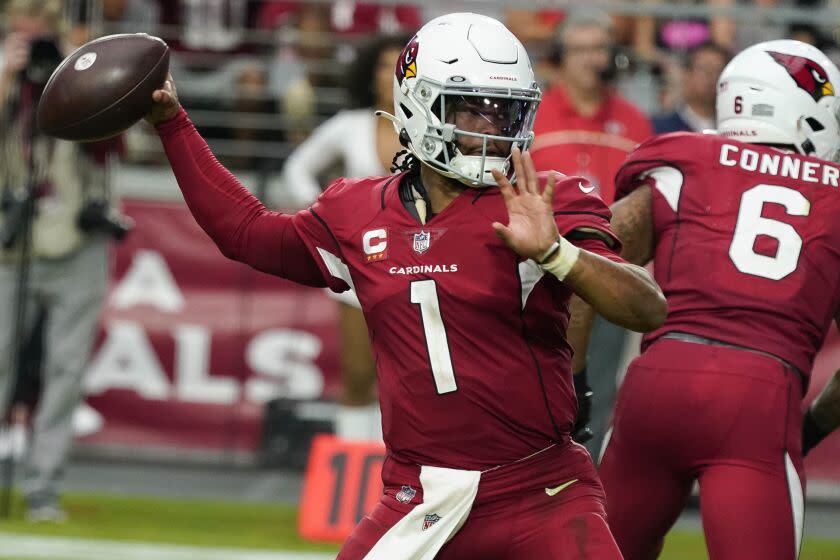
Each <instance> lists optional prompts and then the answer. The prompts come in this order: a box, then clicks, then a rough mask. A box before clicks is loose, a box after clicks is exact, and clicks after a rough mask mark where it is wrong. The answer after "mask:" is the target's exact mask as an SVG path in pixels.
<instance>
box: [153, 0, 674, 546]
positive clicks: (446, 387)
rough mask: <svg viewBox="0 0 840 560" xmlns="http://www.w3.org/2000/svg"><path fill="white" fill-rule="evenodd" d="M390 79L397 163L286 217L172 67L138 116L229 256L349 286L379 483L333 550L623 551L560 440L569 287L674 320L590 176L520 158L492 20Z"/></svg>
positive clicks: (567, 419) (414, 46) (565, 414)
mask: <svg viewBox="0 0 840 560" xmlns="http://www.w3.org/2000/svg"><path fill="white" fill-rule="evenodd" d="M453 55H454V56H453ZM467 80H469V84H467V85H464V82H466V81H467ZM393 91H394V104H395V115H387V118H389V120H392V122H394V123H395V124H396V125H397V127H398V129H399V132H400V137H401V138H402V139H403V142H404V145H405V146H406V148H407V149H408V150H409V152H410V154H409V155H406V158H407V159H406V160H403V161H402V162H401V163H400V167H401V169H402V172H401V173H399V174H397V175H386V176H381V177H369V178H365V179H338V180H337V181H336V182H334V183H333V184H332V186H330V187H329V188H327V190H326V191H324V192H323V193H322V194H321V196H320V197H319V198H318V200H317V202H315V204H313V205H312V207H311V208H309V209H306V210H302V211H300V212H298V213H296V214H294V215H285V214H281V213H277V212H270V211H268V210H266V209H265V207H264V206H263V205H262V204H261V203H260V202H259V201H258V200H257V199H256V198H254V197H253V196H252V195H250V194H249V193H248V191H247V190H246V189H245V188H244V187H243V186H242V185H241V184H240V183H239V181H238V180H237V179H236V178H235V177H234V176H233V175H231V174H230V173H229V172H228V171H227V170H226V169H224V168H223V167H222V166H220V165H219V163H218V162H217V161H216V160H215V158H214V157H213V154H212V153H211V152H210V150H209V148H208V147H207V144H206V143H205V142H204V141H203V139H202V138H201V136H200V135H199V134H198V133H197V132H196V130H195V127H193V125H192V123H191V122H190V120H189V118H188V117H187V115H186V112H185V111H184V110H183V109H181V108H180V105H179V103H178V100H177V97H176V94H175V90H174V88H173V86H172V83H171V80H170V81H168V82H167V84H166V86H165V88H164V89H163V90H158V91H156V92H155V93H154V97H153V98H154V100H155V104H154V107H153V109H152V112H151V113H150V114H149V115H148V116H147V120H148V121H149V122H151V123H153V124H155V125H157V129H158V132H159V134H160V137H161V140H162V141H163V144H164V147H165V149H166V154H167V157H168V158H169V161H170V164H171V165H172V168H173V171H174V173H175V176H176V178H177V180H178V184H179V185H180V187H181V189H182V191H183V193H184V198H185V200H186V202H187V205H188V206H189V208H190V210H191V212H192V213H193V215H194V216H195V218H196V220H197V221H198V223H199V224H200V225H201V227H202V228H203V229H204V230H205V231H206V232H207V233H208V235H210V237H211V238H212V239H213V240H214V242H215V243H216V244H217V245H218V246H219V248H220V250H222V252H223V253H224V254H226V255H227V256H229V257H230V258H234V259H237V260H240V261H243V262H246V263H248V264H249V265H251V266H253V267H255V268H257V269H259V270H263V271H265V272H268V273H271V274H275V275H278V276H281V277H284V278H288V279H290V280H293V281H296V282H299V283H301V284H304V285H309V286H314V287H325V286H329V287H330V288H331V289H332V290H333V291H337V292H342V291H346V290H348V289H350V288H351V287H352V288H354V289H355V291H356V294H357V295H358V297H359V302H360V303H361V306H362V310H363V312H364V314H365V320H366V323H367V326H368V331H369V335H370V341H371V344H372V346H373V350H374V354H375V356H376V366H377V374H378V377H379V388H380V392H379V396H380V406H381V409H382V427H383V435H384V440H385V446H386V450H387V457H386V460H385V463H384V466H383V469H382V478H383V482H384V485H385V491H384V493H383V495H382V496H381V498H380V502H379V503H378V505H377V506H376V507H375V508H374V510H373V511H372V512H371V513H370V514H368V515H367V516H366V517H364V518H363V519H362V521H361V522H360V523H359V525H358V526H357V527H356V529H355V530H354V531H353V534H352V535H351V536H350V538H349V539H348V540H347V541H346V542H345V544H344V547H343V548H342V550H341V552H340V553H339V556H338V558H339V559H341V560H357V559H361V558H365V559H367V560H376V559H388V560H390V559H393V558H401V559H404V560H419V559H421V558H425V559H428V558H432V557H434V558H437V560H450V559H452V560H454V559H464V560H466V559H469V558H496V559H498V560H507V559H519V558H529V559H534V560H549V559H555V558H564V557H568V556H569V555H570V554H576V555H577V554H580V555H584V556H586V557H589V558H598V559H601V560H612V559H619V558H620V557H621V556H620V554H618V551H617V549H616V547H615V543H614V541H613V539H612V537H611V536H610V534H609V531H608V529H607V525H606V519H605V517H604V515H603V507H604V506H603V501H602V500H601V490H600V484H599V482H598V480H597V477H596V476H595V471H594V468H593V465H592V463H591V461H590V459H589V457H588V455H587V454H586V452H585V450H584V449H583V448H582V447H581V446H579V445H577V444H576V443H574V442H573V441H572V440H571V437H570V432H571V430H572V427H573V426H574V424H575V417H576V413H577V410H576V409H577V400H576V395H575V391H574V388H573V386H572V380H571V375H570V364H571V348H570V347H569V345H568V344H567V343H566V342H565V339H564V332H565V328H566V325H567V324H568V318H569V309H568V301H569V298H570V296H571V294H572V293H577V294H579V295H580V296H581V297H583V298H585V299H586V300H587V301H589V302H590V303H591V304H592V305H593V307H595V308H596V309H598V310H599V311H600V312H601V313H604V314H605V315H606V316H609V317H611V319H612V320H614V321H616V322H618V323H621V324H622V325H624V326H627V327H629V328H635V329H638V330H642V331H649V330H652V329H654V328H657V327H658V326H659V324H660V323H661V321H662V320H664V316H665V312H666V309H665V305H664V299H663V298H662V294H661V292H660V291H659V288H658V287H657V286H656V284H655V283H653V281H652V280H651V278H650V276H649V274H648V273H647V272H646V271H645V270H644V269H643V268H640V267H637V266H634V265H629V264H627V263H624V262H622V261H621V259H619V258H618V257H617V256H616V254H615V252H616V250H617V249H618V246H617V244H616V240H615V237H614V236H613V235H612V234H611V233H610V230H609V211H608V209H607V207H606V205H604V203H603V202H602V201H601V200H600V199H599V198H598V197H596V196H593V195H591V194H587V193H586V189H587V188H588V187H587V184H586V182H585V180H583V179H582V178H579V177H569V178H565V177H563V178H561V179H559V180H558V179H557V178H556V177H557V175H556V173H545V174H542V175H538V174H537V172H536V171H535V169H534V166H533V162H532V160H531V159H530V156H529V155H528V152H527V151H525V152H521V151H520V147H522V148H527V146H528V143H529V142H530V140H531V128H532V124H533V115H534V111H535V110H536V107H537V105H538V103H539V89H538V88H537V87H536V83H535V81H534V76H533V72H532V70H531V66H530V61H529V60H528V55H527V53H526V52H525V49H524V47H522V45H521V43H519V41H517V40H516V38H515V37H514V36H513V35H512V34H511V33H510V32H509V31H508V30H507V29H506V28H505V27H504V26H503V25H502V24H501V23H499V22H498V21H496V20H493V19H491V18H488V17H484V16H479V15H476V14H449V15H447V16H442V17H440V18H437V19H435V20H433V21H431V22H429V23H428V24H426V26H424V27H423V28H422V29H420V31H418V33H417V35H415V36H414V38H413V39H412V40H411V41H410V42H409V44H408V45H407V46H406V48H405V50H404V51H403V52H402V54H401V55H400V58H399V61H398V62H397V65H396V69H395V75H394V90H393ZM421 123H422V124H421ZM511 160H512V162H513V169H511V166H510V162H511ZM513 170H515V171H516V177H517V178H516V181H515V182H516V186H515V187H514V186H513V185H512V184H511V177H512V175H511V173H510V172H511V171H513ZM497 187H498V188H497Z"/></svg>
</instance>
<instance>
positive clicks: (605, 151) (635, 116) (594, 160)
mask: <svg viewBox="0 0 840 560" xmlns="http://www.w3.org/2000/svg"><path fill="white" fill-rule="evenodd" d="M611 26H612V22H611V19H610V17H609V16H608V15H606V14H603V13H600V12H593V11H586V12H575V13H572V14H570V15H569V16H568V17H567V18H566V19H565V20H564V21H563V23H562V24H561V25H560V27H559V28H558V31H557V40H556V45H555V47H556V52H555V55H554V62H555V63H556V66H555V68H556V71H557V73H556V78H555V79H553V80H552V83H551V85H550V87H549V88H548V90H547V91H546V92H545V94H544V95H543V100H542V103H541V105H540V110H539V112H538V113H537V120H536V122H535V123H534V134H535V135H536V138H535V139H534V144H533V145H532V146H531V153H532V155H533V158H534V165H535V166H536V167H537V170H540V171H545V170H549V169H556V170H557V171H560V172H561V173H566V174H568V175H580V176H582V177H586V178H587V179H589V182H590V183H591V184H592V185H593V186H594V187H595V191H594V192H595V193H596V194H599V195H600V196H601V198H602V199H603V200H604V202H606V203H607V204H610V203H612V201H613V198H614V197H615V186H614V185H613V177H614V176H615V173H616V171H618V168H619V167H620V166H621V164H622V163H623V162H624V158H625V157H626V156H627V154H628V153H629V152H630V151H632V150H633V148H635V147H636V146H637V145H638V144H639V143H640V142H642V141H643V140H646V139H647V138H648V137H650V136H651V135H652V134H653V128H652V126H651V124H650V121H649V120H648V118H647V117H646V116H645V115H644V114H643V113H642V112H641V111H640V110H639V109H637V108H636V107H635V106H633V105H632V104H631V103H630V102H629V101H627V100H626V99H624V98H623V97H621V95H619V94H618V93H617V92H616V91H615V89H614V88H613V87H612V86H611V84H610V82H611V75H610V74H611V69H612V67H613V62H612V61H611V52H612V48H613V42H612V39H611V35H610V29H611Z"/></svg>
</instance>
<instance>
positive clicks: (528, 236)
mask: <svg viewBox="0 0 840 560" xmlns="http://www.w3.org/2000/svg"><path fill="white" fill-rule="evenodd" d="M511 159H512V160H513V169H514V171H515V172H516V185H513V184H511V182H510V181H509V180H508V178H507V177H505V176H504V175H502V174H501V173H500V172H499V171H496V170H493V177H494V178H495V179H496V184H498V185H499V189H500V190H501V191H502V196H503V197H504V199H505V206H507V211H508V223H507V225H504V224H501V223H499V222H494V223H493V229H494V230H495V231H496V235H498V236H499V237H500V238H501V239H502V240H503V241H504V242H505V243H506V244H507V246H508V247H510V248H511V249H513V250H514V251H516V252H517V253H518V254H520V255H522V256H523V257H526V258H529V259H534V260H537V259H539V258H540V257H541V256H542V255H544V254H545V252H546V251H547V250H548V249H549V248H550V247H551V246H552V245H553V244H554V242H555V241H557V236H558V232H557V224H556V223H555V222H554V211H553V204H552V202H553V200H554V185H555V183H556V182H557V178H556V174H554V173H552V174H551V175H550V176H549V178H548V182H547V183H546V186H545V189H543V191H542V192H540V184H539V179H538V178H537V171H536V169H535V168H534V161H533V160H532V159H531V154H529V153H528V152H524V153H522V152H520V151H519V149H518V148H514V149H513V152H512V155H511Z"/></svg>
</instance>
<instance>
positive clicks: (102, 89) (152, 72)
mask: <svg viewBox="0 0 840 560" xmlns="http://www.w3.org/2000/svg"><path fill="white" fill-rule="evenodd" d="M168 72H169V47H168V46H167V44H166V43H164V42H163V41H162V40H161V39H159V38H157V37H153V36H151V35H146V34H145V33H128V34H121V35H108V36H107V37H101V38H99V39H96V40H94V41H91V42H89V43H87V44H85V45H83V46H81V47H79V48H78V49H76V51H75V52H73V53H72V54H71V55H70V56H68V57H67V58H65V59H64V61H63V62H62V63H61V65H59V67H58V68H56V70H55V72H53V74H52V76H50V80H49V81H48V82H47V85H46V87H45V88H44V93H43V94H42V95H41V100H40V101H39V103H38V128H40V129H41V130H42V131H43V132H44V133H46V134H49V135H50V136H55V137H56V138H62V139H64V140H76V141H81V142H90V141H93V140H103V139H105V138H109V137H111V136H114V135H116V134H119V133H120V132H122V131H124V130H125V129H127V128H128V127H130V126H131V125H133V124H134V123H136V122H137V121H138V120H140V119H141V118H143V116H144V115H145V114H146V113H147V112H148V111H149V109H150V108H151V106H152V92H153V91H155V90H156V89H160V88H161V87H162V86H163V83H164V81H165V80H166V75H167V73H168Z"/></svg>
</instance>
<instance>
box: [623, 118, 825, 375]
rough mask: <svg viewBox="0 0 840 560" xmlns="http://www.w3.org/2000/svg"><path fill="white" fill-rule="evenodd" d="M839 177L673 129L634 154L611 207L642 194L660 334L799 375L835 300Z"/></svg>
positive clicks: (792, 158)
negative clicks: (696, 338)
mask: <svg viewBox="0 0 840 560" xmlns="http://www.w3.org/2000/svg"><path fill="white" fill-rule="evenodd" d="M838 179H840V168H838V166H837V165H835V164H833V163H829V162H826V161H822V160H819V159H816V158H811V157H806V156H800V155H797V154H788V153H783V152H780V151H779V150H776V149H773V148H768V147H763V146H758V145H753V144H745V143H741V142H737V141H734V140H728V139H726V138H722V137H719V136H712V135H703V134H694V133H684V132H678V133H674V134H667V135H664V136H660V137H657V138H654V139H652V140H650V141H648V142H646V143H645V144H643V145H642V146H640V147H639V148H638V149H637V150H636V151H634V152H633V153H632V154H631V155H630V157H629V158H628V160H627V163H625V165H624V166H623V167H622V168H621V170H620V171H619V173H618V176H617V177H616V185H617V187H618V196H619V198H620V197H622V196H624V195H626V194H628V193H629V192H631V191H632V190H633V189H634V188H636V187H637V186H638V185H640V184H644V183H649V184H651V185H652V194H653V203H652V205H653V208H652V210H653V222H654V223H653V225H654V232H655V242H656V250H655V256H654V269H655V271H654V275H655V278H656V280H657V282H658V283H659V285H660V286H661V287H662V291H663V292H664V293H665V296H666V297H667V299H668V319H667V320H666V321H665V324H664V325H663V326H662V327H660V328H659V329H657V330H656V331H654V332H652V333H649V334H648V335H646V337H645V341H644V343H643V347H644V346H646V345H649V344H650V343H651V341H653V340H655V339H656V338H657V337H659V336H661V335H662V334H664V333H666V332H669V331H683V332H688V333H692V334H696V335H700V336H704V337H708V338H712V339H716V340H720V341H723V342H727V343H731V344H735V345H739V346H744V347H747V348H752V349H755V350H759V351H763V352H766V353H769V354H772V355H775V356H777V357H779V358H782V359H783V360H785V361H787V362H789V363H790V364H792V365H794V366H796V367H797V368H798V369H799V370H800V371H801V372H803V373H804V374H806V375H807V374H808V373H809V372H810V370H811V366H812V364H813V361H814V355H815V354H816V352H817V350H818V349H819V348H820V346H821V345H822V342H823V339H824V338H825V335H826V333H827V332H828V328H829V326H830V324H831V321H832V319H833V317H834V313H835V310H836V309H837V306H838V301H840V274H838V270H840V220H838V219H837V216H838V215H840V195H838V193H837V188H838Z"/></svg>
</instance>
